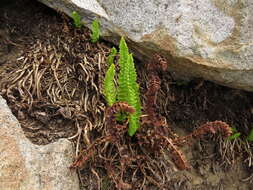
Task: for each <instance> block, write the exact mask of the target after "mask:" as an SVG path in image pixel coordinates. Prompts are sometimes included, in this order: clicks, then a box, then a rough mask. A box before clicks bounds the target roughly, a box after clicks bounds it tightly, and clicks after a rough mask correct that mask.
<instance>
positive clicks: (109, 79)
mask: <svg viewBox="0 0 253 190" xmlns="http://www.w3.org/2000/svg"><path fill="white" fill-rule="evenodd" d="M114 75H115V65H114V64H111V66H110V67H109V69H108V70H107V72H106V74H105V81H104V95H105V99H106V101H107V103H108V105H109V106H112V105H113V104H114V103H115V102H116V87H115V85H114Z"/></svg>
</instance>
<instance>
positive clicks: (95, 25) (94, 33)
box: [91, 20, 100, 43]
mask: <svg viewBox="0 0 253 190" xmlns="http://www.w3.org/2000/svg"><path fill="white" fill-rule="evenodd" d="M99 36H100V27H99V22H98V20H94V21H93V22H92V25H91V42H92V43H95V42H97V41H98V39H99Z"/></svg>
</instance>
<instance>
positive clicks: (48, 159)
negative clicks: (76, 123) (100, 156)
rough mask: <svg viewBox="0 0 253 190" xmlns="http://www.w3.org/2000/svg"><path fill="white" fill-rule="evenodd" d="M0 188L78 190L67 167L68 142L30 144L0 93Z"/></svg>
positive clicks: (70, 155) (70, 153) (69, 159)
mask: <svg viewBox="0 0 253 190" xmlns="http://www.w3.org/2000/svg"><path fill="white" fill-rule="evenodd" d="M0 137H1V140H0V189H2V190H28V189H29V190H62V189H64V190H79V180H78V176H77V174H76V173H75V171H70V170H69V168H68V167H69V166H70V164H71V162H72V161H73V155H74V150H73V147H72V144H71V142H70V141H68V140H66V139H61V140H59V141H58V142H55V143H52V144H49V145H46V146H38V145H34V144H32V143H31V142H30V141H29V140H28V139H27V138H26V137H25V136H24V134H23V131H22V129H21V127H20V125H19V123H18V121H17V119H16V118H15V117H14V116H13V115H12V113H11V111H10V109H9V108H8V106H7V105H6V102H5V100H4V99H3V98H2V97H1V96H0Z"/></svg>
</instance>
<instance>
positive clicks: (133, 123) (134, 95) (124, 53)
mask: <svg viewBox="0 0 253 190" xmlns="http://www.w3.org/2000/svg"><path fill="white" fill-rule="evenodd" d="M113 51H114V52H115V50H113ZM119 55H120V58H119V67H120V72H119V75H118V81H117V84H118V85H117V87H116V86H115V83H114V78H115V65H114V64H113V61H110V62H111V64H110V67H109V69H108V70H107V72H106V75H105V80H104V95H105V99H106V101H107V103H108V105H109V106H112V105H113V104H114V103H116V102H126V103H128V104H129V105H130V106H132V107H133V108H134V109H135V112H134V113H133V114H130V115H129V116H128V119H129V126H128V135H129V136H133V135H134V134H135V133H136V131H137V129H138V128H139V127H140V116H141V101H140V92H139V85H138V83H137V81H136V80H137V74H136V70H135V66H134V60H133V55H132V54H129V51H128V47H127V44H126V42H125V40H124V38H123V37H122V38H121V40H120V45H119ZM125 116H126V115H124V114H123V115H117V117H116V119H117V120H122V118H124V117H125Z"/></svg>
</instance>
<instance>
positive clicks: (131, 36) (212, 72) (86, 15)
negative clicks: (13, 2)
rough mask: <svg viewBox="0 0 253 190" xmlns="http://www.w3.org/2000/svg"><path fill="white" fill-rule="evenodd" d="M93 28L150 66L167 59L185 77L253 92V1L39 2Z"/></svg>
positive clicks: (124, 0)
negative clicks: (96, 22) (155, 57)
mask: <svg viewBox="0 0 253 190" xmlns="http://www.w3.org/2000/svg"><path fill="white" fill-rule="evenodd" d="M40 1H42V2H43V3H45V4H47V5H48V6H50V7H53V8H55V9H58V10H61V11H64V12H66V13H67V14H69V15H70V14H71V12H72V11H74V10H75V11H78V12H79V13H80V15H81V16H82V17H83V20H84V21H85V22H86V23H87V22H88V23H90V22H91V21H92V19H94V18H95V17H98V18H100V22H101V25H102V28H103V35H104V36H105V38H107V39H109V40H111V41H113V42H116V41H115V39H118V38H117V36H120V35H124V36H126V37H127V38H128V40H129V44H130V46H131V49H132V50H133V51H134V52H135V55H137V56H139V58H141V59H144V60H147V59H149V58H150V56H152V54H153V53H156V52H158V53H159V54H162V55H164V56H165V57H166V58H167V59H168V61H169V62H170V63H171V66H170V69H171V70H172V71H175V73H176V74H178V75H179V76H181V77H183V76H186V77H203V78H204V79H207V80H211V81H215V82H218V83H220V84H223V85H226V86H230V87H234V88H240V89H245V90H249V91H253V45H252V44H253V43H252V41H253V1H252V0H180V1H178V0H149V1H145V0H131V1H126V0H97V1H96V0H86V1H81V0H55V1H52V0H40Z"/></svg>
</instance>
